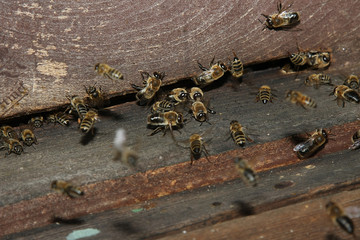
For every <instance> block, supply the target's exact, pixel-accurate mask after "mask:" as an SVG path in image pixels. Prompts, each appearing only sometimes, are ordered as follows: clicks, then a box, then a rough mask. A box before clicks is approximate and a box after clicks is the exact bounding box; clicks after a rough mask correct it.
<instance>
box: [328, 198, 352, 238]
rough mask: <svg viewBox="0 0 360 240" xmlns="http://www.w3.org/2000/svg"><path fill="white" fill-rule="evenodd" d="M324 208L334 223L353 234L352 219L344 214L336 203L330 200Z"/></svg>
mask: <svg viewBox="0 0 360 240" xmlns="http://www.w3.org/2000/svg"><path fill="white" fill-rule="evenodd" d="M326 210H327V212H328V214H329V215H330V218H331V220H332V222H333V223H334V224H335V225H338V226H340V227H341V228H342V229H343V230H344V231H346V232H347V233H349V234H354V223H353V221H352V220H351V219H350V218H349V217H348V216H347V215H345V213H344V211H343V209H342V208H341V207H340V206H339V205H338V204H336V203H334V202H332V201H330V202H329V203H327V204H326Z"/></svg>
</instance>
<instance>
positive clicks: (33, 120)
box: [28, 116, 44, 128]
mask: <svg viewBox="0 0 360 240" xmlns="http://www.w3.org/2000/svg"><path fill="white" fill-rule="evenodd" d="M43 123H44V117H43V116H37V117H33V118H31V119H30V120H29V122H28V124H31V125H32V126H34V127H35V128H40V127H41V126H42V125H43Z"/></svg>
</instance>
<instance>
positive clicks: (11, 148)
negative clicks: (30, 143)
mask: <svg viewBox="0 0 360 240" xmlns="http://www.w3.org/2000/svg"><path fill="white" fill-rule="evenodd" d="M2 140H3V146H2V147H1V148H5V149H7V150H8V152H7V153H5V157H6V156H7V155H9V154H10V153H12V152H13V153H15V154H17V155H20V154H21V153H22V152H24V149H23V145H22V144H21V142H20V141H19V140H17V139H13V138H5V137H3V139H2Z"/></svg>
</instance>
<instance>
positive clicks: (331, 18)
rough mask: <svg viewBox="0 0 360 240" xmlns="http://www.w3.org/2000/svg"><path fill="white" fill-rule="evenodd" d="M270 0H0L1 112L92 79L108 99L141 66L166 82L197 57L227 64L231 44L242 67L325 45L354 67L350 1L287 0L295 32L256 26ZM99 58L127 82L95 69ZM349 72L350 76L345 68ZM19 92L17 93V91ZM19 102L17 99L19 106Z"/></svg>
mask: <svg viewBox="0 0 360 240" xmlns="http://www.w3.org/2000/svg"><path fill="white" fill-rule="evenodd" d="M276 3H277V2H276V1H273V2H271V3H269V2H268V1H266V0H259V1H256V2H254V1H250V0H248V1H231V0H228V1H223V0H218V1H211V3H210V2H204V1H192V2H191V3H189V2H181V1H180V2H176V3H174V2H172V1H170V2H169V1H156V0H153V1H136V2H135V3H129V2H125V1H115V2H114V1H105V2H104V1H92V2H91V3H89V2H88V1H84V0H82V1H76V2H32V3H29V2H27V1H17V2H9V1H5V0H2V1H0V22H1V23H2V26H1V28H0V29H1V30H0V39H1V42H0V83H1V88H0V97H1V99H0V101H1V104H0V106H1V113H0V114H1V115H0V117H2V118H4V117H6V118H8V117H11V116H19V115H23V114H24V113H25V114H26V113H33V112H37V111H42V110H44V109H54V108H57V107H59V106H63V105H64V104H65V103H67V99H66V95H74V94H82V93H83V85H92V84H94V83H95V82H97V83H98V84H100V85H102V86H103V88H104V89H105V90H107V91H108V92H109V93H110V94H111V95H112V96H115V95H123V94H126V93H127V92H129V91H133V89H131V87H130V84H129V83H136V84H140V83H141V78H140V74H139V73H138V72H139V71H140V70H142V71H148V72H153V71H164V72H166V74H167V77H166V78H165V83H170V82H175V81H178V80H179V79H182V78H188V77H190V76H192V75H194V74H199V73H200V70H199V69H198V67H197V64H196V61H197V60H198V61H200V62H201V63H203V65H204V66H205V65H207V64H208V63H209V62H210V61H211V59H212V58H213V56H216V60H223V61H226V62H227V59H228V58H231V57H232V51H233V50H234V51H235V52H237V53H238V55H239V56H240V58H241V59H242V60H243V62H244V64H245V65H249V64H254V63H263V62H267V61H269V60H274V59H280V58H286V57H287V56H288V53H289V52H296V51H297V44H298V45H299V46H300V47H301V48H302V49H313V50H319V49H329V50H331V51H332V54H333V57H332V59H333V60H332V64H331V65H332V66H331V68H332V69H334V70H343V69H344V67H346V68H349V69H350V71H351V72H354V73H355V74H359V72H358V70H357V69H358V68H359V63H358V59H359V55H360V54H359V49H360V48H359V35H358V32H359V31H358V29H359V26H358V24H357V22H356V21H355V19H357V18H358V17H359V11H358V2H357V1H345V0H341V1H335V0H327V1H310V0H302V1H296V2H292V1H286V2H285V1H284V2H283V5H284V6H285V7H287V6H288V5H290V4H291V3H292V6H291V8H290V9H291V10H294V11H298V12H300V14H301V23H300V24H299V25H298V26H296V28H295V29H294V30H290V31H274V30H268V29H265V30H263V27H264V25H263V24H262V23H261V22H259V21H258V20H259V19H261V21H263V20H264V18H263V17H262V16H261V14H262V13H263V14H273V13H276ZM97 62H105V63H108V64H109V65H111V66H113V67H115V68H117V69H119V70H120V71H121V72H123V74H124V78H125V79H124V80H123V81H119V82H112V81H110V80H109V79H107V78H104V77H101V76H97V75H96V74H95V73H94V70H93V68H94V65H95V64H96V63H97ZM346 74H348V73H346ZM19 89H20V90H19ZM16 103H18V105H16Z"/></svg>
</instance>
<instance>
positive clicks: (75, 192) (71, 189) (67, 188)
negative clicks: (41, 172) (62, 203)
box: [51, 180, 84, 198]
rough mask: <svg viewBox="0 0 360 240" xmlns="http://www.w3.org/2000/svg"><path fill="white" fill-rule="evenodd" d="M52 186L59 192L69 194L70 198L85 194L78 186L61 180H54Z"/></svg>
mask: <svg viewBox="0 0 360 240" xmlns="http://www.w3.org/2000/svg"><path fill="white" fill-rule="evenodd" d="M51 188H52V189H53V190H55V191H57V192H60V193H62V194H66V195H68V196H69V197H70V198H77V197H80V196H83V195H84V192H83V191H81V190H80V189H79V188H78V187H76V186H74V185H73V184H71V183H69V182H65V181H61V180H54V181H52V182H51Z"/></svg>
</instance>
